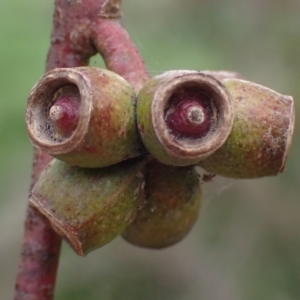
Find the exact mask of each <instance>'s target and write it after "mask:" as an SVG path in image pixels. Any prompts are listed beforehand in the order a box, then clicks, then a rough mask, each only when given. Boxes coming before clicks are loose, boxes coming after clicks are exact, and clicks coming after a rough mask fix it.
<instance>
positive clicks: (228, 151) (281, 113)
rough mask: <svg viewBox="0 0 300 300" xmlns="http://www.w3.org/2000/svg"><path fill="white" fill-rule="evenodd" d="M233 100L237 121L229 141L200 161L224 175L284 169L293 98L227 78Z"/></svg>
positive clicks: (242, 175) (251, 175) (257, 174)
mask: <svg viewBox="0 0 300 300" xmlns="http://www.w3.org/2000/svg"><path fill="white" fill-rule="evenodd" d="M223 84H224V85H225V86H226V87H227V89H228V90H229V92H230V94H231V96H232V99H233V103H234V111H235V113H234V115H235V117H234V123H233V128H232V131H231V133H230V135H229V137H228V139H227V141H226V143H225V144H224V145H223V146H222V147H221V148H220V149H219V150H218V151H216V152H215V153H214V154H212V155H211V156H210V157H208V158H207V159H206V160H204V161H202V162H200V163H199V165H200V166H201V167H203V168H204V169H205V170H207V171H209V172H213V173H217V174H219V175H222V176H225V177H233V178H257V177H262V176H272V175H277V174H278V173H280V172H282V171H283V170H284V166H285V161H286V158H287V154H288V151H289V148H290V144H291V141H292V135H293V130H294V119H295V111H294V105H293V98H292V97H290V96H283V95H281V94H279V93H277V92H275V91H272V90H270V89H268V88H266V87H263V86H261V85H258V84H255V83H252V82H249V81H244V80H239V79H225V80H224V81H223Z"/></svg>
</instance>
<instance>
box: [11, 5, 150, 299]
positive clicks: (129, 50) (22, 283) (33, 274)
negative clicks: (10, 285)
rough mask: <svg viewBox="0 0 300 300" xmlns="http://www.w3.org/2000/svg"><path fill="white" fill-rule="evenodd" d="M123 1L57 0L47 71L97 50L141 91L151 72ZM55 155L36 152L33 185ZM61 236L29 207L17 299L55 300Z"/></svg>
mask: <svg viewBox="0 0 300 300" xmlns="http://www.w3.org/2000/svg"><path fill="white" fill-rule="evenodd" d="M120 5H121V0H82V1H66V0H56V2H55V13H54V23H53V31H52V38H51V47H50V49H49V53H48V59H47V65H46V70H47V71H49V70H51V69H54V68H58V67H60V68H63V67H76V66H83V65H88V62H89V58H90V57H91V56H92V55H94V54H96V53H97V51H99V52H100V54H101V55H102V56H103V58H104V60H105V62H106V64H107V67H108V69H110V70H112V71H114V72H116V73H118V74H120V75H121V76H124V78H126V79H127V80H128V81H129V82H130V83H131V84H132V85H133V86H134V88H135V89H136V90H138V89H139V88H140V87H141V86H142V84H143V83H144V82H145V81H146V80H148V78H149V76H148V74H147V72H146V68H145V67H144V64H143V61H142V59H141V57H140V56H139V54H138V52H137V50H136V48H135V46H134V45H133V43H132V41H131V40H130V37H129V35H128V34H127V32H126V31H125V30H124V29H123V28H122V27H121V25H119V24H118V22H117V21H118V19H119V17H120V15H121V13H120ZM51 159H52V157H50V156H49V155H47V154H44V153H40V152H38V151H37V150H35V153H34V160H33V170H32V182H31V186H30V189H31V188H32V186H33V185H34V183H35V182H36V181H37V179H38V178H39V176H40V173H41V172H42V171H43V169H44V168H45V166H46V165H47V164H48V163H49V161H50V160H51ZM60 245H61V238H60V237H59V236H58V235H57V234H56V233H55V232H54V231H53V230H52V228H51V227H50V225H49V224H48V222H47V221H46V220H45V219H44V218H43V217H42V216H41V215H40V214H39V213H38V212H37V211H36V210H34V209H33V208H31V207H28V210H27V216H26V221H25V233H24V240H23V245H22V251H21V261H20V265H19V270H18V275H17V281H16V291H15V298H14V299H15V300H25V299H26V300H29V299H30V300H52V299H53V294H54V287H55V280H56V273H57V267H58V261H59V253H60Z"/></svg>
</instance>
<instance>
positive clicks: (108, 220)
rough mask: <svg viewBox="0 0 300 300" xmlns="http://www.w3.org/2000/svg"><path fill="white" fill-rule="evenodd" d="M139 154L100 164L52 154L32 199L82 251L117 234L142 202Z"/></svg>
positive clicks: (107, 240) (72, 243)
mask: <svg viewBox="0 0 300 300" xmlns="http://www.w3.org/2000/svg"><path fill="white" fill-rule="evenodd" d="M143 166H144V162H143V161H142V160H138V161H137V162H132V161H131V162H129V163H128V162H126V163H121V164H118V165H115V166H112V167H107V168H101V169H82V168H78V167H71V166H69V165H67V164H65V163H63V162H60V161H58V160H53V161H52V162H51V163H50V164H49V166H48V167H47V168H46V170H45V171H44V172H43V174H42V175H41V177H40V179H39V180H38V182H37V183H36V185H35V186H34V188H33V190H32V193H31V200H30V201H31V203H32V205H34V207H36V208H37V209H38V210H39V211H40V212H41V213H42V214H43V215H45V216H46V218H48V219H49V220H50V222H51V223H52V224H53V226H54V227H55V228H56V230H57V231H58V232H59V233H60V234H62V235H63V236H64V237H65V238H67V240H68V242H69V243H70V244H71V245H72V247H73V248H74V250H75V251H76V252H77V253H78V254H79V255H86V254H87V253H88V252H90V251H92V250H95V249H97V248H99V247H101V246H103V245H105V244H107V243H108V242H110V241H111V240H112V239H113V238H115V237H116V236H118V235H119V234H120V233H121V232H122V231H123V230H124V229H125V227H126V226H127V225H128V224H130V223H131V222H132V221H133V219H134V217H135V215H136V213H137V210H138V208H139V206H141V203H142V201H141V200H142V196H143V189H142V184H143V176H142V174H141V169H142V168H143Z"/></svg>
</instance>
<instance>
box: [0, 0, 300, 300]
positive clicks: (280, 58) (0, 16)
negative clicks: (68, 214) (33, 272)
mask: <svg viewBox="0 0 300 300" xmlns="http://www.w3.org/2000/svg"><path fill="white" fill-rule="evenodd" d="M123 10H124V18H123V23H124V26H125V27H126V28H127V30H128V31H129V33H130V35H131V36H132V38H133V40H134V41H135V43H136V45H137V47H138V49H139V51H140V52H141V54H142V56H143V57H144V59H145V62H146V65H147V67H148V69H149V71H150V73H151V74H152V75H155V74H158V73H161V72H163V71H165V70H171V69H196V70H204V69H215V70H218V69H219V70H220V69H225V70H234V71H237V72H240V73H241V74H243V75H244V76H245V77H246V78H248V79H249V80H252V81H254V82H257V83H260V84H263V85H266V86H268V87H270V88H273V89H275V90H276V91H278V92H281V93H283V94H289V95H292V96H294V99H295V105H296V109H297V112H298V113H299V110H300V104H299V100H298V99H300V85H299V78H300V19H299V12H300V1H296V0H286V1H279V0H254V1H240V0H224V1H217V0H210V1H198V0H186V1H182V0H181V1H180V0H165V1H153V2H152V1H141V0H125V1H124V3H123ZM52 12H53V1H38V0H31V1H29V2H28V1H21V0H15V1H9V0H2V1H1V2H0V90H1V101H0V137H1V142H0V154H1V155H0V298H1V299H12V295H13V289H14V281H15V275H16V272H17V266H18V261H19V254H20V247H21V242H22V235H23V222H24V217H25V210H26V201H27V195H28V185H29V180H30V172H31V158H32V148H31V145H30V142H29V140H28V138H27V135H26V131H25V126H24V111H25V102H26V98H27V95H28V93H29V91H30V89H31V87H32V86H33V84H34V83H35V82H36V81H37V80H38V79H39V78H40V77H41V76H42V74H43V72H44V65H45V58H46V53H47V49H48V45H49V37H50V32H51V27H52ZM91 65H98V66H99V65H101V60H100V59H98V58H93V59H92V60H91ZM298 132H299V125H298V123H297V122H296V130H295V134H294V141H293V144H292V148H291V152H290V155H289V159H288V161H287V166H286V171H285V173H283V174H281V175H280V176H278V177H273V178H264V179H259V180H240V181H238V180H229V179H223V178H216V179H214V180H213V182H212V183H208V184H206V186H205V187H204V194H205V199H204V201H203V206H202V210H201V215H200V218H199V220H198V222H197V224H196V225H195V227H194V229H193V230H192V232H191V233H190V234H189V236H188V237H187V238H186V239H184V240H183V241H182V242H181V243H179V244H177V245H175V246H173V247H170V248H167V249H165V250H160V251H153V250H145V249H139V248H136V247H134V246H131V245H129V244H128V243H126V242H125V241H124V240H122V239H121V238H118V239H116V240H114V241H113V242H111V243H110V244H109V245H107V246H105V247H103V248H102V249H99V250H97V251H95V252H93V253H91V254H89V255H88V256H87V257H86V258H79V257H77V256H76V255H75V254H74V253H73V252H72V251H71V250H70V249H69V247H68V246H67V245H65V244H64V246H63V249H62V255H61V261H60V267H59V273H58V279H57V288H56V298H55V299H56V300H69V299H72V300H77V299H78V300H79V299H89V300H93V299H102V300H119V299H122V300H126V299H128V300H148V299H149V300H150V299H151V300H167V299H174V300H185V299H187V300H197V299H202V300H218V299H222V300H240V299H245V300H248V299H249V300H252V299H260V300H269V299H270V300H290V299H293V300H294V299H295V300H296V299H300V230H299V229H300V217H299V215H300V199H299V198H300V184H299V179H298V178H299V177H298V174H299V171H300V160H299V158H298V156H297V153H299V151H300V139H299V138H298V136H299V133H298Z"/></svg>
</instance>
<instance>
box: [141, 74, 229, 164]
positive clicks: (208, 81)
mask: <svg viewBox="0 0 300 300" xmlns="http://www.w3.org/2000/svg"><path fill="white" fill-rule="evenodd" d="M232 123H233V110H232V103H231V98H230V95H229V94H228V92H227V89H226V88H225V87H224V86H223V85H222V83H221V82H220V81H218V80H217V79H215V78H214V77H212V76H210V75H206V74H202V73H200V72H196V71H184V70H183V71H169V72H165V73H163V74H162V75H159V76H156V77H153V78H152V79H151V80H150V81H149V82H148V83H147V84H146V85H145V86H144V87H143V88H142V90H141V91H140V92H139V94H138V100H137V124H138V130H139V133H140V136H141V139H142V141H143V143H144V145H145V147H146V149H147V150H148V151H149V152H150V154H151V155H153V157H155V158H156V159H157V160H158V161H160V162H161V163H163V164H167V165H174V166H187V165H192V164H194V163H197V162H199V161H200V160H202V159H204V158H206V157H207V156H209V155H210V154H211V153H213V152H214V151H216V150H217V149H218V148H220V147H221V146H222V145H223V143H224V142H225V141H226V139H227V137H228V135H229V133H230V130H231V127H232Z"/></svg>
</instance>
